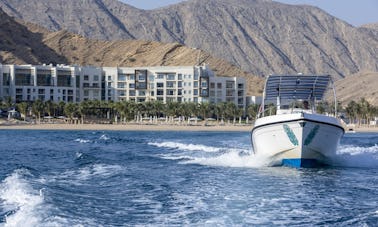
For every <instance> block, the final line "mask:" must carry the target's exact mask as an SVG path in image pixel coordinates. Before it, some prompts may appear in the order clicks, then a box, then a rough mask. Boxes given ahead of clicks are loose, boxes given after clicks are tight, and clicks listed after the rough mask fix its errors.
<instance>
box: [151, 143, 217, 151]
mask: <svg viewBox="0 0 378 227" xmlns="http://www.w3.org/2000/svg"><path fill="white" fill-rule="evenodd" d="M148 144H149V145H152V146H156V147H164V148H171V149H177V150H184V151H204V152H219V151H221V150H222V148H219V147H211V146H206V145H201V144H185V143H178V142H160V143H157V142H150V143H148Z"/></svg>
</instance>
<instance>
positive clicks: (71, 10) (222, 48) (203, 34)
mask: <svg viewBox="0 0 378 227" xmlns="http://www.w3.org/2000/svg"><path fill="white" fill-rule="evenodd" d="M0 6H1V7H2V8H3V9H4V10H5V11H6V12H7V13H8V14H10V15H12V16H14V17H16V18H20V19H23V20H26V21H30V22H33V23H37V24H39V25H41V26H44V27H46V28H48V29H51V30H61V29H66V30H68V31H71V32H74V33H78V34H82V35H84V36H86V37H91V38H96V39H106V40H119V39H139V40H150V41H160V42H167V43H171V42H177V43H179V44H181V45H187V46H190V47H193V48H199V49H203V50H205V51H207V52H209V53H211V55H213V56H216V57H219V58H222V59H225V60H227V61H230V62H233V63H234V64H235V65H237V66H240V67H241V68H242V69H243V70H246V71H248V72H251V73H253V74H255V75H267V74H270V73H296V72H302V73H329V74H331V75H334V76H335V78H336V79H339V78H342V77H344V76H346V75H351V74H355V73H357V72H360V71H378V63H377V62H378V36H377V35H376V32H375V30H374V29H371V28H367V27H363V28H362V27H361V28H355V27H353V26H351V25H349V24H347V23H346V22H344V21H342V20H339V19H337V18H335V17H333V16H331V15H329V14H327V13H325V12H324V11H322V10H320V9H319V8H316V7H312V6H306V5H300V6H299V5H298V6H294V5H285V4H281V3H277V2H274V1H270V0H206V1H204V0H188V1H184V2H182V3H180V4H176V5H171V6H169V7H164V8H159V9H155V10H140V9H136V8H134V7H131V6H129V5H127V4H123V3H121V2H120V1H117V0H80V1H77V0H49V1H40V0H27V1H26V0H0Z"/></svg>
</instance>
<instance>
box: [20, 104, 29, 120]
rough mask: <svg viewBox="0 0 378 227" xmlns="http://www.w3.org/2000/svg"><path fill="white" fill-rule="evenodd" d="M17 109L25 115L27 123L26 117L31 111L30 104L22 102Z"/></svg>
mask: <svg viewBox="0 0 378 227" xmlns="http://www.w3.org/2000/svg"><path fill="white" fill-rule="evenodd" d="M17 109H18V111H20V113H22V114H23V115H24V121H26V117H27V114H28V110H29V103H27V102H20V103H18V104H17Z"/></svg>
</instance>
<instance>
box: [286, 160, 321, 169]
mask: <svg viewBox="0 0 378 227" xmlns="http://www.w3.org/2000/svg"><path fill="white" fill-rule="evenodd" d="M282 165H283V166H288V167H294V168H300V167H304V168H315V167H319V166H324V164H323V163H321V162H318V161H317V160H316V159H304V158H293V159H283V160H282Z"/></svg>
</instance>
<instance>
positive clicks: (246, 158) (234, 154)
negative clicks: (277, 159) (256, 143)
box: [148, 142, 269, 168]
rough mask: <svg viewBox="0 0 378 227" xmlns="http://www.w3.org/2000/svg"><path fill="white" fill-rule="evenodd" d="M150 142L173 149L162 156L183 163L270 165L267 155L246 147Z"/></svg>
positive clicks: (237, 165) (239, 165) (229, 165)
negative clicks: (258, 153)
mask: <svg viewBox="0 0 378 227" xmlns="http://www.w3.org/2000/svg"><path fill="white" fill-rule="evenodd" d="M148 144H149V145H152V146H156V147H163V148H169V149H173V150H174V151H173V152H168V153H164V154H161V157H162V158H164V159H169V160H179V161H180V163H182V164H199V165H209V166H224V167H247V168H248V167H263V166H268V165H269V160H268V159H267V158H266V157H264V156H262V155H255V154H254V153H253V151H252V150H248V149H244V148H229V147H213V146H207V145H202V144H191V143H190V144H185V143H179V142H159V143H158V142H150V143H148Z"/></svg>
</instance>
